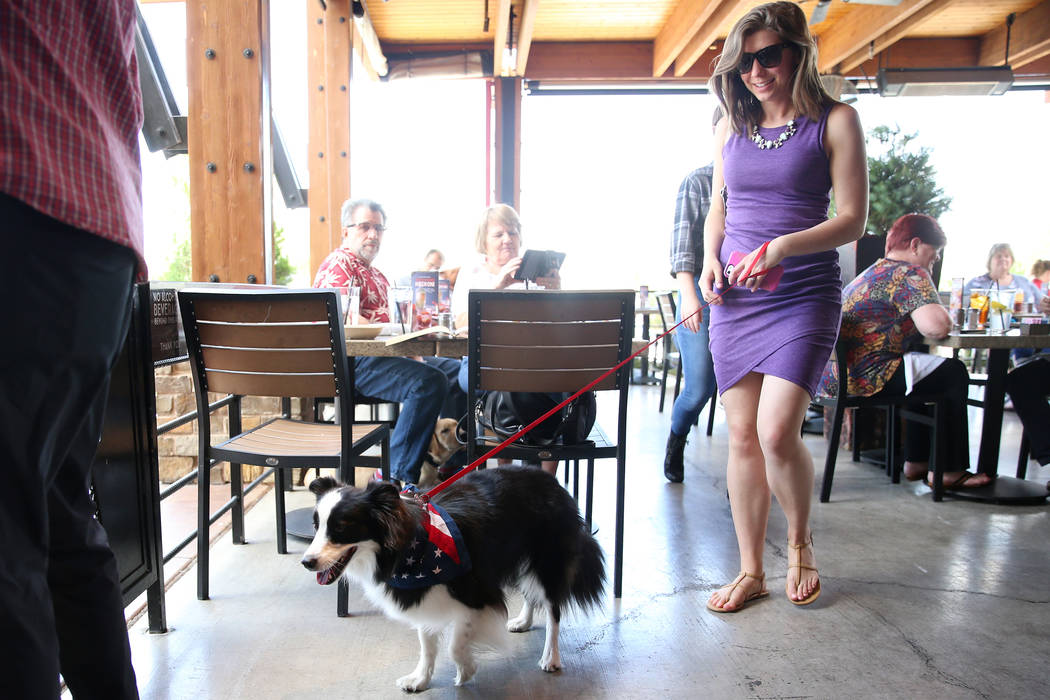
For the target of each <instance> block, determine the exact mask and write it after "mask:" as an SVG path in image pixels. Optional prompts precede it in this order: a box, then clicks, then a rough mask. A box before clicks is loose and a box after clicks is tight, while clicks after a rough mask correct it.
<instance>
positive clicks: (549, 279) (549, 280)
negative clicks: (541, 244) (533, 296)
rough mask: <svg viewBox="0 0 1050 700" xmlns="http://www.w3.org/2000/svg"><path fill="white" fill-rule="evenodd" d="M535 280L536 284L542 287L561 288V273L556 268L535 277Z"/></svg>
mask: <svg viewBox="0 0 1050 700" xmlns="http://www.w3.org/2000/svg"><path fill="white" fill-rule="evenodd" d="M535 282H536V286H538V287H542V288H543V289H561V275H560V274H559V273H558V269H557V268H555V269H553V270H551V271H550V274H548V275H547V276H546V277H537V278H536V279H535Z"/></svg>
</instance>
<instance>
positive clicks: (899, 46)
mask: <svg viewBox="0 0 1050 700" xmlns="http://www.w3.org/2000/svg"><path fill="white" fill-rule="evenodd" d="M980 43H981V40H980V39H979V38H978V37H969V38H966V39H951V38H939V39H933V38H928V39H901V40H900V41H898V42H897V43H896V44H894V45H893V47H892V48H890V49H889V51H888V52H887V53H886V54H884V55H883V56H881V57H880V56H879V55H878V54H876V55H875V56H874V57H873V58H870V59H866V60H865V61H863V62H862V63H860V64H858V65H857V66H856V67H854V68H853V69H852V70H850V71H847V72H846V75H848V76H849V77H852V78H861V77H865V76H867V77H868V78H869V79H871V80H872V81H874V80H875V74H876V73H877V72H878V69H879V63H880V61H881V62H882V64H883V66H884V67H892V68H962V67H965V66H973V65H976V64H977V51H978V49H979V47H980Z"/></svg>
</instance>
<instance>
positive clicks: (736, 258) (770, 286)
mask: <svg viewBox="0 0 1050 700" xmlns="http://www.w3.org/2000/svg"><path fill="white" fill-rule="evenodd" d="M743 259H744V253H741V252H738V251H735V250H734V251H733V252H732V253H730V254H729V264H728V265H726V269H725V275H726V277H729V275H730V273H732V271H733V268H734V267H736V265H737V263H739V262H740V261H741V260H743ZM783 276H784V266H783V265H777V266H775V267H774V268H773V269H772V270H770V271H769V272H767V273H766V276H765V277H763V278H762V284H760V285H758V288H759V289H764V290H766V291H767V292H772V291H773V290H774V289H776V288H777V285H778V284H780V278H781V277H783Z"/></svg>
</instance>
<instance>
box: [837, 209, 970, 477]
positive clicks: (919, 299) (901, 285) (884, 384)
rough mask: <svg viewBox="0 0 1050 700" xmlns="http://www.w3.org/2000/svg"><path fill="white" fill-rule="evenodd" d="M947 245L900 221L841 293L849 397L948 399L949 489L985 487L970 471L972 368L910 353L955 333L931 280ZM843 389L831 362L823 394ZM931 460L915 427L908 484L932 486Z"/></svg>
mask: <svg viewBox="0 0 1050 700" xmlns="http://www.w3.org/2000/svg"><path fill="white" fill-rule="evenodd" d="M946 241H947V237H946V236H945V235H944V231H942V230H941V227H940V226H939V225H938V224H937V222H936V221H935V220H934V219H932V218H931V217H929V216H926V215H924V214H906V215H904V216H902V217H901V218H899V219H897V221H895V222H894V224H893V226H892V227H891V228H890V231H889V233H888V234H887V235H886V255H885V257H883V258H880V259H879V260H876V261H875V263H874V264H873V265H872V266H871V267H869V268H868V269H867V270H865V271H864V272H862V273H860V275H859V276H858V277H857V279H855V280H853V281H852V282H851V283H850V284H849V285H848V286H847V287H846V288H845V289H844V290H843V291H842V327H841V328H840V329H839V338H840V339H841V340H844V341H845V342H846V343H847V347H848V349H847V354H846V362H847V363H848V364H849V369H850V373H849V374H850V377H849V393H850V394H851V395H854V396H875V395H888V396H906V395H908V394H911V393H912V392H916V393H921V394H942V395H944V396H946V397H947V398H949V399H950V400H949V401H948V402H947V404H946V405H947V407H948V408H947V410H948V417H947V426H948V435H950V436H951V439H950V440H948V443H947V455H945V459H946V460H947V462H946V464H945V471H944V484H945V487H946V488H961V487H964V486H966V487H971V486H983V485H984V484H987V483H988V480H989V479H988V475H987V474H974V473H972V472H970V471H968V469H969V464H970V450H969V446H968V445H969V443H968V438H967V421H966V391H967V387H968V383H967V382H968V377H967V373H966V366H965V365H963V363H962V362H960V361H959V360H955V359H950V358H944V357H937V356H935V355H929V354H927V353H920V352H910V350H911V349H912V348H914V347H915V346H916V345H918V344H919V343H921V342H922V339H923V337H927V338H943V337H944V336H946V335H948V332H949V331H950V330H951V328H952V323H951V318H950V317H949V316H948V312H947V311H945V310H944V307H943V306H941V303H940V297H939V296H938V294H937V288H936V287H935V286H934V285H933V279H932V278H931V277H930V270H931V269H932V268H933V265H934V263H935V262H937V260H938V258H940V255H941V249H942V248H944V244H945V242H946ZM837 385H838V368H837V367H836V366H835V363H834V362H829V363H828V367H827V369H825V370H824V376H823V378H822V380H821V385H820V393H821V394H823V395H830V396H834V395H835V393H836V392H837ZM914 408H922V406H915V407H914ZM929 454H930V432H929V429H928V428H927V427H926V426H924V425H920V424H918V423H910V424H909V425H908V430H907V436H906V438H905V441H904V459H905V462H904V475H905V477H906V478H907V479H908V480H909V481H917V480H919V479H923V480H924V481H925V480H926V473H927V471H928V468H929ZM927 483H929V482H927Z"/></svg>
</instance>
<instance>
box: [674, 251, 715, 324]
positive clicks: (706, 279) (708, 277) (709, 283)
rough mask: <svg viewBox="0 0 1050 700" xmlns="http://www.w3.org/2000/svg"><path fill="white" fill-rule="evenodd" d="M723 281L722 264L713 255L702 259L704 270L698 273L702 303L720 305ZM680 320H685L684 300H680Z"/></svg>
mask: <svg viewBox="0 0 1050 700" xmlns="http://www.w3.org/2000/svg"><path fill="white" fill-rule="evenodd" d="M724 286H725V281H724V280H723V279H722V263H721V262H719V260H718V258H717V257H715V256H714V255H707V256H705V257H704V269H703V271H702V272H701V273H700V294H701V295H703V297H704V301H706V302H707V303H709V304H713V305H716V306H717V305H718V304H721V303H722V297H720V296H718V295H719V294H721V293H722V288H723V287H724ZM682 318H685V298H684V294H683V299H682Z"/></svg>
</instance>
